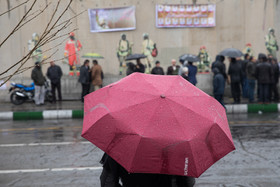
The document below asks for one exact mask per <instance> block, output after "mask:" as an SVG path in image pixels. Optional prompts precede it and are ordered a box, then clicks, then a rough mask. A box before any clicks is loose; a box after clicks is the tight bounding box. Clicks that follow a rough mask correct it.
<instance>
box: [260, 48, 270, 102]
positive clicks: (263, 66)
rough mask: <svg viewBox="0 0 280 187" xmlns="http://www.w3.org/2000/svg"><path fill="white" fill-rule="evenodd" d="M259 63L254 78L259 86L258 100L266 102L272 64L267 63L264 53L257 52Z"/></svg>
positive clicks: (267, 100)
mask: <svg viewBox="0 0 280 187" xmlns="http://www.w3.org/2000/svg"><path fill="white" fill-rule="evenodd" d="M258 58H259V61H260V62H259V63H258V64H257V67H256V78H257V80H258V86H259V92H260V96H259V102H260V103H263V104H266V103H268V102H269V84H270V83H271V81H272V79H273V70H272V66H271V65H270V64H269V63H268V61H267V57H266V56H265V54H262V53H260V54H259V57H258Z"/></svg>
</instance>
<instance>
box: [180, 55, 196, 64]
mask: <svg viewBox="0 0 280 187" xmlns="http://www.w3.org/2000/svg"><path fill="white" fill-rule="evenodd" d="M179 59H180V61H188V62H199V61H200V59H199V57H198V56H196V55H192V54H184V55H181V56H180V57H179Z"/></svg>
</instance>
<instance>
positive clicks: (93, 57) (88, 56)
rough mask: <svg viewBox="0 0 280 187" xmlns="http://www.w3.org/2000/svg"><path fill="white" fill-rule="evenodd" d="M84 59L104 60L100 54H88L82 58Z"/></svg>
mask: <svg viewBox="0 0 280 187" xmlns="http://www.w3.org/2000/svg"><path fill="white" fill-rule="evenodd" d="M82 57H83V58H92V59H102V58H104V57H103V56H101V55H100V54H98V53H86V54H84V55H83V56H82Z"/></svg>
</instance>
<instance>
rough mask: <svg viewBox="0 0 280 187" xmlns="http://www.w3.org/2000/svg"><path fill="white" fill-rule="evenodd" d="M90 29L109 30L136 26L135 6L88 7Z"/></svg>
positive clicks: (129, 28)
mask: <svg viewBox="0 0 280 187" xmlns="http://www.w3.org/2000/svg"><path fill="white" fill-rule="evenodd" d="M88 15H89V22H90V31H91V32H110V31H121V30H134V29H135V28H136V19H135V6H130V7H121V8H106V9H88Z"/></svg>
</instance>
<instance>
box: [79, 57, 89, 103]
mask: <svg viewBox="0 0 280 187" xmlns="http://www.w3.org/2000/svg"><path fill="white" fill-rule="evenodd" d="M79 82H80V83H81V84H82V95H81V101H82V102H84V96H85V95H87V94H88V93H89V89H90V72H89V60H85V61H84V65H82V67H81V69H80V77H79Z"/></svg>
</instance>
